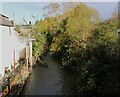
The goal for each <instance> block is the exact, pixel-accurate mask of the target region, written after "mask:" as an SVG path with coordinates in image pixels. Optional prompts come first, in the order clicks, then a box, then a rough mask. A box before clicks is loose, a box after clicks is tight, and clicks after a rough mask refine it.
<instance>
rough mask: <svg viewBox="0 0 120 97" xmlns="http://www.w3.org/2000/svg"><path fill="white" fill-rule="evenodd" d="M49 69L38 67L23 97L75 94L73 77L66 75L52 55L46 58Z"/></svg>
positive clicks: (28, 81)
mask: <svg viewBox="0 0 120 97" xmlns="http://www.w3.org/2000/svg"><path fill="white" fill-rule="evenodd" d="M44 63H45V64H46V65H48V67H46V68H45V67H43V66H40V65H37V66H36V67H35V68H34V69H33V71H32V74H31V75H30V77H29V78H28V80H27V82H26V85H25V86H24V88H23V90H22V92H21V95H71V94H73V89H72V88H71V87H72V86H73V78H72V77H73V76H72V75H70V73H66V72H65V71H64V69H63V68H62V67H61V66H60V65H59V63H58V62H57V61H55V60H54V59H53V58H52V57H51V55H50V54H48V55H46V56H45V58H44Z"/></svg>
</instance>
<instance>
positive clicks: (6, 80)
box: [0, 59, 25, 92]
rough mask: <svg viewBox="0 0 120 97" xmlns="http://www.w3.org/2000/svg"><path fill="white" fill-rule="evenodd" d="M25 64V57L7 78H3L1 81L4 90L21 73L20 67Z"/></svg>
mask: <svg viewBox="0 0 120 97" xmlns="http://www.w3.org/2000/svg"><path fill="white" fill-rule="evenodd" d="M24 64H25V59H24V60H22V61H21V62H20V63H19V65H18V66H17V67H16V69H15V70H13V71H12V72H10V73H9V74H8V75H7V76H6V77H5V78H3V80H2V81H1V82H0V85H2V92H3V91H4V90H5V89H6V87H7V86H8V85H9V83H11V82H12V81H13V80H14V77H15V76H16V75H17V74H18V73H19V71H20V69H21V68H22V67H23V65H24ZM8 78H9V80H10V81H9V82H8Z"/></svg>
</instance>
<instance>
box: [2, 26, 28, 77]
mask: <svg viewBox="0 0 120 97" xmlns="http://www.w3.org/2000/svg"><path fill="white" fill-rule="evenodd" d="M0 28H1V29H2V30H1V32H0V49H2V50H0V64H2V66H0V75H2V76H4V69H5V67H9V68H10V69H11V65H14V51H15V63H17V61H18V60H19V58H20V57H24V56H23V55H24V52H21V51H22V50H23V49H24V48H25V47H26V45H27V42H23V43H21V41H20V39H19V37H20V36H18V33H17V32H16V31H15V30H14V27H8V26H2V25H0ZM1 37H2V38H1ZM1 42H2V43H1ZM20 53H21V54H20ZM22 53H23V54H22ZM1 55H2V56H1Z"/></svg>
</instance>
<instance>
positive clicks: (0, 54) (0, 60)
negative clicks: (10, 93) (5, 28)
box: [0, 26, 2, 79]
mask: <svg viewBox="0 0 120 97" xmlns="http://www.w3.org/2000/svg"><path fill="white" fill-rule="evenodd" d="M0 74H1V75H0V77H1V76H2V26H0ZM0 79H1V78H0Z"/></svg>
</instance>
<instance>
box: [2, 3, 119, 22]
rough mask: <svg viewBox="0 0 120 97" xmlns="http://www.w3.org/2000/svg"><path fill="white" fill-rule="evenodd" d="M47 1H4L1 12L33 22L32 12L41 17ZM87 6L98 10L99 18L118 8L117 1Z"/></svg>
mask: <svg viewBox="0 0 120 97" xmlns="http://www.w3.org/2000/svg"><path fill="white" fill-rule="evenodd" d="M47 4H48V3H45V2H4V3H2V14H5V15H7V16H9V17H10V19H13V13H14V14H15V17H14V19H15V22H16V23H23V18H25V19H26V21H27V22H28V21H32V22H34V21H35V19H34V18H33V17H32V14H33V15H34V16H35V17H36V18H37V19H41V18H42V15H43V7H44V6H45V5H47ZM86 4H87V5H88V6H91V7H93V8H95V9H96V10H98V12H99V13H100V15H101V18H103V19H108V18H110V17H111V15H112V12H113V11H114V10H115V9H116V10H118V3H117V2H86Z"/></svg>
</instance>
